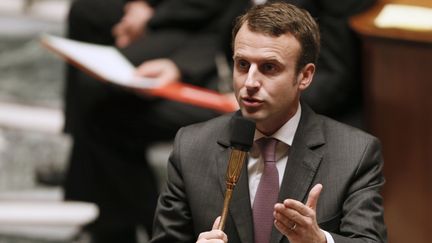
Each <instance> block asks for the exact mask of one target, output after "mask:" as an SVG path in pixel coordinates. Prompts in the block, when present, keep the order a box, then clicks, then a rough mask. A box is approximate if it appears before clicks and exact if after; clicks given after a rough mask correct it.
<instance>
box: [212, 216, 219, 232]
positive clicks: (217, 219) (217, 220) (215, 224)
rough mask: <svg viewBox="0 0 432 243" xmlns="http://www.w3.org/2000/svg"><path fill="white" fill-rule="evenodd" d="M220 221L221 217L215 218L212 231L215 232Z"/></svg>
mask: <svg viewBox="0 0 432 243" xmlns="http://www.w3.org/2000/svg"><path fill="white" fill-rule="evenodd" d="M220 220H221V216H219V217H217V218H216V220H215V221H214V223H213V227H212V230H216V229H218V228H219V224H220Z"/></svg>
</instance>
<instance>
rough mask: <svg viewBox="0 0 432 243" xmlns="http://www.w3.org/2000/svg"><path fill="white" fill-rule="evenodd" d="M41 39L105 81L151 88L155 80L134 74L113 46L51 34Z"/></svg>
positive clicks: (128, 63) (133, 70) (126, 61)
mask: <svg viewBox="0 0 432 243" xmlns="http://www.w3.org/2000/svg"><path fill="white" fill-rule="evenodd" d="M42 41H43V42H45V43H46V44H48V45H50V46H51V47H52V48H54V49H55V50H57V51H59V52H61V53H62V54H64V55H66V56H67V57H68V58H70V59H72V60H73V61H75V62H78V63H79V64H80V65H82V66H84V67H85V68H87V69H88V70H90V71H92V72H94V73H95V74H97V75H99V76H100V77H102V78H103V79H105V80H107V81H111V82H113V83H115V84H119V85H123V86H128V87H131V88H153V87H155V86H156V85H157V82H156V81H155V80H154V79H151V78H144V77H137V76H135V75H134V72H135V67H134V66H133V65H132V64H131V63H130V62H129V61H128V60H127V59H126V58H125V57H124V56H123V55H122V54H121V53H120V52H119V51H118V50H117V49H116V48H114V47H113V46H106V45H98V44H91V43H85V42H80V41H74V40H70V39H66V38H62V37H56V36H52V35H44V36H42Z"/></svg>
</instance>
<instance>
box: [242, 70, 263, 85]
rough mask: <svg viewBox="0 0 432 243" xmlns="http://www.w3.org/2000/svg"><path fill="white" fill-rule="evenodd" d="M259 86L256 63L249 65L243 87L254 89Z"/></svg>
mask: <svg viewBox="0 0 432 243" xmlns="http://www.w3.org/2000/svg"><path fill="white" fill-rule="evenodd" d="M259 86H260V82H259V72H258V68H257V66H256V65H251V66H250V67H249V71H248V75H247V78H246V80H245V87H246V88H248V89H256V88H258V87H259Z"/></svg>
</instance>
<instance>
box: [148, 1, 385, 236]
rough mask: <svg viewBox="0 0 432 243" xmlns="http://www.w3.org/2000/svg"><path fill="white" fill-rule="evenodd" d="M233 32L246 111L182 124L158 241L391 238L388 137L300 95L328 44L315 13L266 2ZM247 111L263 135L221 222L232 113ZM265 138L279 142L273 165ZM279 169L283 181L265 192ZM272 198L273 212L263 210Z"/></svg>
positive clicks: (159, 214) (239, 93)
mask: <svg viewBox="0 0 432 243" xmlns="http://www.w3.org/2000/svg"><path fill="white" fill-rule="evenodd" d="M233 39H234V41H233V47H234V55H233V57H234V74H233V77H234V90H235V94H236V98H237V100H238V103H239V105H240V112H238V113H236V114H230V115H225V116H222V117H219V118H216V119H213V120H210V121H208V122H204V123H199V124H195V125H192V126H188V127H185V128H182V129H180V130H179V132H178V133H177V136H176V139H175V143H174V149H173V152H172V154H171V156H170V159H169V163H168V181H167V185H166V188H165V189H164V191H163V192H162V193H161V196H160V197H159V201H158V206H157V210H156V213H155V224H154V236H153V238H152V240H151V242H153V243H158V242H195V241H197V242H200V243H204V242H230V243H235V242H243V243H251V242H255V243H268V242H271V243H276V242H333V241H334V242H386V240H387V235H386V227H385V224H384V219H383V208H382V197H381V195H380V189H381V187H382V185H383V184H384V178H383V175H382V166H383V161H382V157H381V152H380V145H379V142H378V141H377V139H376V138H374V137H373V136H371V135H368V134H366V133H364V132H362V131H360V130H357V129H355V128H352V127H349V126H347V125H344V124H341V123H339V122H336V121H334V120H332V119H329V118H327V117H324V116H321V115H318V114H316V113H314V111H312V110H311V109H310V108H309V107H308V106H307V105H305V104H301V102H300V95H301V93H302V92H303V91H305V90H306V89H307V88H308V86H309V85H310V84H311V81H312V78H313V76H314V72H315V63H316V59H317V58H318V53H319V43H320V34H319V30H318V26H317V25H316V23H315V21H314V20H313V19H312V18H311V16H310V15H309V14H308V13H307V12H305V11H303V10H300V9H298V8H296V7H294V6H292V5H289V4H286V3H272V4H264V5H259V6H255V7H253V8H252V9H251V10H249V11H248V12H247V13H246V14H245V15H243V16H242V17H241V18H240V19H239V20H238V21H237V23H236V25H235V27H234V31H233ZM240 115H241V116H244V117H247V118H249V119H252V120H254V121H255V122H256V130H255V138H254V140H255V144H254V146H253V147H252V150H251V151H250V153H249V157H248V159H247V160H248V161H247V165H246V166H244V167H243V169H242V172H241V176H240V180H239V182H238V184H237V186H236V188H235V189H234V195H233V198H232V201H231V205H230V208H229V215H228V217H227V221H226V224H225V230H224V231H221V230H218V229H217V226H218V224H219V217H218V216H219V215H220V212H221V210H222V206H223V201H224V190H225V173H226V169H227V164H228V163H227V161H228V158H229V154H230V149H229V145H230V144H229V136H230V131H231V129H233V128H232V124H231V120H232V118H233V117H234V116H240ZM263 138H266V139H265V140H271V141H273V144H274V147H273V149H275V157H274V158H273V161H272V162H273V163H272V165H271V166H273V167H272V169H268V168H269V167H268V166H269V165H268V164H267V162H265V165H264V161H263V160H264V158H263V157H267V156H264V155H262V153H266V154H267V152H261V148H260V144H261V141H263V140H262V139H263ZM265 160H266V161H267V158H266V159H265ZM269 171H272V173H270V172H269ZM275 171H276V172H275ZM270 174H272V176H273V177H272V179H271V181H272V183H276V184H273V187H272V189H271V190H267V191H266V194H264V195H263V194H262V193H263V191H262V190H261V189H262V188H264V187H266V186H265V185H264V184H266V183H268V182H269V178H270V177H269V175H270ZM275 176H276V177H275ZM275 178H276V179H275ZM263 181H265V182H263ZM262 182H263V183H262ZM267 189H268V188H267ZM274 191H276V194H275V195H276V196H275V197H273V198H272V195H273V194H274ZM266 197H267V198H266ZM262 198H266V200H267V199H269V200H270V201H273V203H264V204H262V203H260V201H262V200H263V199H262ZM262 207H265V208H266V209H268V208H269V207H270V212H269V213H268V214H267V215H264V216H263V215H261V216H260V217H259V219H258V217H256V215H259V213H260V212H261V211H260V210H261V209H262ZM262 217H264V218H266V219H268V218H269V217H270V220H262ZM273 217H274V218H273Z"/></svg>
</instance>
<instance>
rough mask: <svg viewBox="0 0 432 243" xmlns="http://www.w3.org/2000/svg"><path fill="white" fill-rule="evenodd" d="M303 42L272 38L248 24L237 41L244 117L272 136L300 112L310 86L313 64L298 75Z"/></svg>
mask: <svg viewBox="0 0 432 243" xmlns="http://www.w3.org/2000/svg"><path fill="white" fill-rule="evenodd" d="M300 50H301V47H300V43H299V42H298V41H297V39H295V37H294V36H292V35H291V34H288V33H287V34H284V35H281V36H279V37H272V36H268V35H264V34H261V33H255V32H251V31H250V30H249V29H248V27H247V26H246V24H243V26H242V27H241V28H240V30H239V32H238V33H237V35H236V37H235V40H234V73H233V78H234V90H235V95H236V98H237V101H238V103H239V105H240V109H241V111H242V114H243V116H245V117H248V118H251V119H253V120H255V121H256V123H257V128H258V130H260V131H261V132H263V133H264V134H267V135H270V134H272V133H274V132H275V131H277V129H279V128H280V127H281V126H282V125H283V124H284V123H285V122H287V121H288V120H289V119H290V118H291V117H292V116H293V115H294V114H295V112H296V111H297V107H298V102H299V97H300V92H301V91H302V90H304V89H305V88H306V87H307V86H308V85H309V83H310V80H311V79H312V76H313V72H314V70H315V69H314V65H313V64H308V65H306V67H305V68H304V69H302V70H301V71H300V72H299V73H298V74H296V69H295V68H296V63H297V59H298V56H299V53H300Z"/></svg>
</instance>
